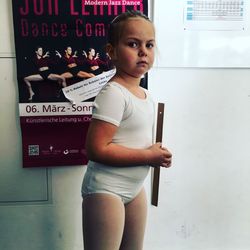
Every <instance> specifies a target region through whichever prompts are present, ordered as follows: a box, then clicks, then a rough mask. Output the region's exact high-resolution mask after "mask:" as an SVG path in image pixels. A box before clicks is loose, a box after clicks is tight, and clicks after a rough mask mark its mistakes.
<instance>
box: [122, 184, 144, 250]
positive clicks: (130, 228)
mask: <svg viewBox="0 0 250 250" xmlns="http://www.w3.org/2000/svg"><path fill="white" fill-rule="evenodd" d="M146 218H147V199H146V194H145V190H144V188H143V189H142V191H141V192H140V193H139V194H138V195H137V197H136V198H135V199H134V200H133V201H131V202H130V203H128V204H127V205H126V206H125V228H124V233H123V239H122V244H121V247H120V250H142V249H143V240H144V233H145V227H146Z"/></svg>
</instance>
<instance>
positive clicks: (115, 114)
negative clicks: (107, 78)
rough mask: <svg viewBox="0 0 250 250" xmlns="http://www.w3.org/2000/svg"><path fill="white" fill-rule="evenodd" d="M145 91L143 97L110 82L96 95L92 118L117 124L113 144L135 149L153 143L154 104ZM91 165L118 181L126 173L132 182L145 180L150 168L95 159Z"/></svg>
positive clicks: (90, 162)
mask: <svg viewBox="0 0 250 250" xmlns="http://www.w3.org/2000/svg"><path fill="white" fill-rule="evenodd" d="M144 91H145V94H146V98H145V99H140V98H138V97H136V96H135V95H133V94H132V93H131V92H130V91H129V90H128V89H127V88H125V87H123V86H122V85H120V84H119V83H117V82H109V83H107V84H106V85H105V86H104V87H103V89H102V90H101V91H100V92H99V94H98V95H97V96H96V98H95V101H94V103H93V106H94V107H93V115H92V118H94V119H99V120H103V121H106V122H109V123H112V124H114V125H116V126H117V127H118V128H117V131H116V133H115V135H114V137H113V142H114V143H117V144H120V145H123V146H126V147H130V148H135V149H140V148H141V149H144V148H147V147H149V146H151V145H152V142H153V129H154V107H155V105H154V102H153V99H152V98H151V97H150V95H149V92H148V91H147V90H146V89H144ZM103 132H104V133H105V131H103ZM88 168H89V170H90V169H93V168H94V169H96V170H95V171H98V169H99V171H105V172H106V173H109V174H110V175H112V176H115V180H116V179H117V178H119V176H120V177H121V176H123V177H125V178H126V180H131V183H143V181H144V179H145V178H146V176H147V174H148V171H149V166H148V165H146V166H133V167H131V166H123V167H114V166H107V165H104V164H101V163H98V162H93V161H89V163H88ZM133 189H134V187H133V186H131V190H133Z"/></svg>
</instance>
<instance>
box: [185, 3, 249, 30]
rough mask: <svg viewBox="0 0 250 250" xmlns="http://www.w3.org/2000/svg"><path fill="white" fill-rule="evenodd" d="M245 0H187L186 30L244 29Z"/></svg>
mask: <svg viewBox="0 0 250 250" xmlns="http://www.w3.org/2000/svg"><path fill="white" fill-rule="evenodd" d="M245 5H246V3H245V1H244V0H230V1H229V0H185V8H184V25H185V29H186V30H244V27H245V16H246V15H245V12H246V6H245Z"/></svg>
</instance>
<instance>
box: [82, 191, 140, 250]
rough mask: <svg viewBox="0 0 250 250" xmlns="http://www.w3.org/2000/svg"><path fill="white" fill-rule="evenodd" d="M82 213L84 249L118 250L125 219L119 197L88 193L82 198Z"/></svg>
mask: <svg viewBox="0 0 250 250" xmlns="http://www.w3.org/2000/svg"><path fill="white" fill-rule="evenodd" d="M82 215H83V238H84V250H119V247H120V244H121V241H122V235H123V228H124V220H125V211H124V204H123V203H122V201H121V200H120V198H119V197H116V196H113V195H109V194H93V195H90V196H89V197H86V198H85V199H84V200H83V206H82ZM137 250H138V249H137Z"/></svg>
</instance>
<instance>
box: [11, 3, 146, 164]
mask: <svg viewBox="0 0 250 250" xmlns="http://www.w3.org/2000/svg"><path fill="white" fill-rule="evenodd" d="M12 7H13V23H14V33H15V48H16V63H17V83H18V90H19V114H20V125H21V132H22V150H23V167H25V168H27V167H50V166H51V167H52V166H55V167H56V166H63V165H66V166H73V165H81V164H86V163H87V157H86V151H85V146H84V145H85V138H86V133H87V129H88V126H89V122H90V120H91V114H92V102H93V100H94V98H95V95H96V94H97V93H98V91H99V89H100V87H101V86H102V85H104V84H105V83H106V81H108V79H110V77H112V75H113V74H114V72H115V69H114V68H113V66H112V63H111V61H110V58H109V56H108V54H106V53H105V49H104V46H105V44H106V42H107V32H108V28H109V23H110V21H111V20H112V19H113V18H114V17H115V16H117V15H118V14H120V13H122V12H125V11H126V10H130V9H135V10H140V11H142V12H144V13H145V14H147V12H148V4H147V1H145V0H135V1H125V0H121V1H112V0H107V1H104V0H103V1H102V0H93V1H89V0H18V1H17V0H13V1H12ZM143 84H145V85H146V84H147V83H146V80H145V81H144V83H143ZM79 90H80V92H79ZM77 91H78V92H77ZM74 92H76V94H73V95H72V93H74Z"/></svg>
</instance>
